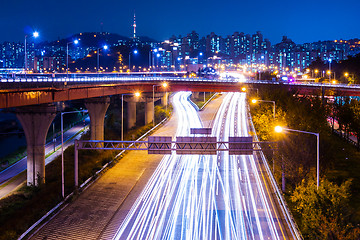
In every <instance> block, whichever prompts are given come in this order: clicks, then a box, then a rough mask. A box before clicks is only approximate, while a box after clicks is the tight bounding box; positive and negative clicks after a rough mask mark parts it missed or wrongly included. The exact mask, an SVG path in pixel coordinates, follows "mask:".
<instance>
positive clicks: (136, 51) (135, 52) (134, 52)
mask: <svg viewBox="0 0 360 240" xmlns="http://www.w3.org/2000/svg"><path fill="white" fill-rule="evenodd" d="M131 53H133V54H135V55H136V54H138V50H136V49H135V50H134V51H132V52H131V51H130V52H129V70H130V71H131Z"/></svg>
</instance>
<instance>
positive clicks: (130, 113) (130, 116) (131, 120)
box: [126, 97, 137, 129]
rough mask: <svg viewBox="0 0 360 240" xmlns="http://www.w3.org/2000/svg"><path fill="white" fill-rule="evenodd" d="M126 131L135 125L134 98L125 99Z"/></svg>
mask: <svg viewBox="0 0 360 240" xmlns="http://www.w3.org/2000/svg"><path fill="white" fill-rule="evenodd" d="M126 102H127V120H128V125H127V127H128V129H131V128H133V127H135V124H136V102H137V101H136V99H135V98H134V97H132V98H128V99H126Z"/></svg>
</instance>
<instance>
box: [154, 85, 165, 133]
mask: <svg viewBox="0 0 360 240" xmlns="http://www.w3.org/2000/svg"><path fill="white" fill-rule="evenodd" d="M156 86H162V87H163V88H165V89H166V87H167V86H168V84H167V83H166V82H164V83H162V84H156V85H153V86H152V90H153V126H155V90H154V88H155V87H156ZM166 110H167V106H166Z"/></svg>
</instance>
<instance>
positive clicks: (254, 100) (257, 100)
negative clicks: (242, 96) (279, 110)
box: [251, 99, 275, 120]
mask: <svg viewBox="0 0 360 240" xmlns="http://www.w3.org/2000/svg"><path fill="white" fill-rule="evenodd" d="M251 102H252V103H254V104H255V103H257V102H266V103H272V104H273V114H274V120H275V101H267V100H259V99H253V100H251Z"/></svg>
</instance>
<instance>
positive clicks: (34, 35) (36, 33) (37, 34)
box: [24, 31, 39, 77]
mask: <svg viewBox="0 0 360 240" xmlns="http://www.w3.org/2000/svg"><path fill="white" fill-rule="evenodd" d="M27 36H28V35H25V45H24V47H25V49H24V50H25V77H26V72H27V51H26V45H27V44H26V39H27ZM32 37H33V38H37V37H39V32H37V31H35V32H33V35H32Z"/></svg>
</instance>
